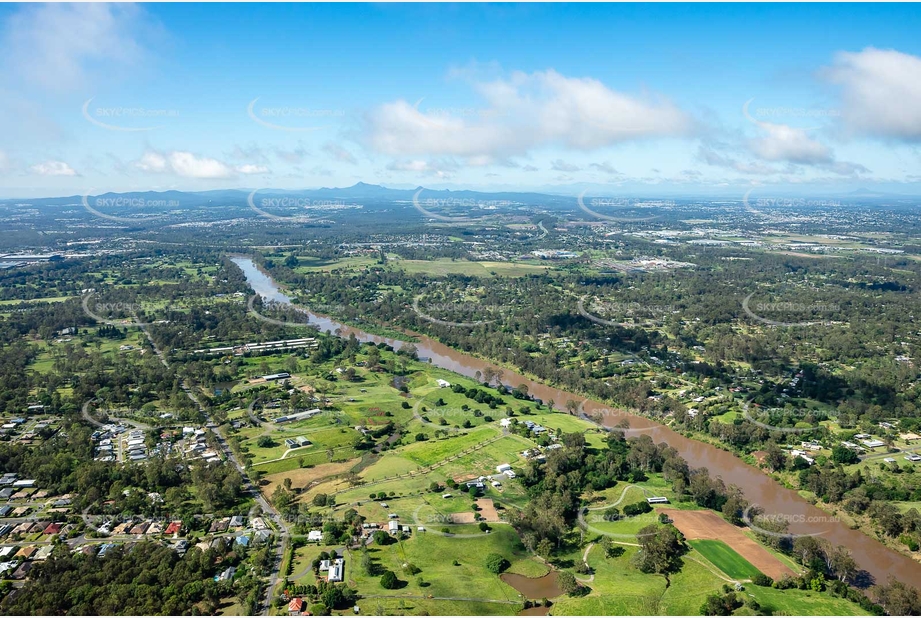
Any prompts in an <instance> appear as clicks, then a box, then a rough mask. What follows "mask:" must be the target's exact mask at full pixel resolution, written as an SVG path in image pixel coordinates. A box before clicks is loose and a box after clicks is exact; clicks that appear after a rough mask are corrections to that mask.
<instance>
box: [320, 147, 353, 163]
mask: <svg viewBox="0 0 921 618" xmlns="http://www.w3.org/2000/svg"><path fill="white" fill-rule="evenodd" d="M323 152H325V153H326V154H328V155H329V156H331V157H332V158H333V159H335V160H336V161H341V162H343V163H349V164H351V165H356V164H357V163H358V159H356V158H355V155H353V154H352V153H351V152H349V151H348V150H346V149H345V148H343V147H342V146H340V145H339V144H334V143H332V142H327V143H326V144H324V145H323Z"/></svg>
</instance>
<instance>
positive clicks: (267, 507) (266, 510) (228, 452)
mask: <svg viewBox="0 0 921 618" xmlns="http://www.w3.org/2000/svg"><path fill="white" fill-rule="evenodd" d="M135 319H136V318H135ZM138 321H140V320H138ZM141 330H143V331H144V334H145V335H146V336H147V340H148V341H150V345H151V347H152V348H153V351H154V353H155V354H156V355H157V358H159V359H160V362H161V363H162V364H163V366H164V367H169V362H168V361H167V360H166V356H165V355H164V354H163V352H162V351H161V350H160V348H158V347H157V344H156V343H155V342H154V340H153V337H151V335H150V331H149V330H148V329H147V325H146V324H142V325H141ZM179 386H180V388H182V390H183V392H185V394H186V395H187V396H188V397H189V399H191V400H192V401H193V402H195V404H196V405H197V406H198V409H199V411H200V412H201V413H202V414H203V415H204V416H205V418H206V419H207V420H208V421H209V422H211V416H210V415H209V414H208V412H207V410H206V409H205V407H204V406H203V405H202V403H201V400H200V399H199V398H198V396H197V395H196V394H195V393H194V392H193V391H192V389H191V388H190V387H189V385H188V383H187V382H186V380H185V378H184V377H180V379H179ZM213 431H214V435H215V436H216V437H217V442H218V445H219V446H220V447H221V450H222V451H224V455H225V456H226V457H227V461H229V462H230V463H232V464H233V465H234V466H235V467H236V468H237V470H238V471H239V472H240V475H241V476H242V477H243V491H244V492H245V493H247V494H249V495H250V496H251V497H252V498H253V499H254V500H255V501H256V504H258V505H259V507H260V508H261V509H262V512H263V515H264V517H266V518H267V519H269V520H271V521H273V522H275V524H276V525H277V526H278V528H279V532H280V537H281V538H280V542H279V543H278V544H277V550H276V553H275V561H274V563H273V564H272V571H271V573H270V574H269V577H268V586H267V587H266V592H265V601H264V607H263V608H262V613H263V614H264V615H267V614H268V612H269V610H270V609H271V607H272V595H273V593H274V591H275V588H276V587H277V586H278V579H279V573H280V571H281V563H282V559H283V557H284V555H285V549H286V548H287V546H288V543H289V538H290V536H289V533H288V526H287V525H286V524H285V522H284V521H283V520H282V518H281V516H280V515H279V513H278V511H276V510H275V508H274V507H273V506H272V505H271V504H269V502H268V500H266V499H265V497H264V496H263V495H262V492H261V491H259V488H258V487H256V486H255V485H254V484H253V482H252V480H251V479H250V478H249V474H247V472H246V468H245V466H244V465H243V464H242V463H241V462H240V461H239V460H238V459H237V457H236V455H234V453H233V450H232V449H231V448H230V446H229V445H228V444H227V439H226V438H225V437H224V435H223V434H221V431H220V428H219V427H217V426H215V427H214V429H213Z"/></svg>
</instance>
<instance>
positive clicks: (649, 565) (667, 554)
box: [633, 524, 687, 574]
mask: <svg viewBox="0 0 921 618" xmlns="http://www.w3.org/2000/svg"><path fill="white" fill-rule="evenodd" d="M636 536H637V540H638V541H639V543H640V550H639V551H638V552H637V553H636V554H635V555H634V556H633V560H634V564H635V565H636V567H637V568H638V569H639V570H640V571H642V572H643V573H659V574H666V573H674V572H676V571H678V570H679V569H680V568H681V555H682V554H684V553H685V552H686V551H687V546H686V545H685V543H684V537H683V536H682V535H681V533H680V532H679V531H678V529H677V528H675V527H674V526H671V525H668V526H657V525H656V524H650V525H648V526H646V527H644V528H642V529H641V530H640V531H639V533H637V535H636Z"/></svg>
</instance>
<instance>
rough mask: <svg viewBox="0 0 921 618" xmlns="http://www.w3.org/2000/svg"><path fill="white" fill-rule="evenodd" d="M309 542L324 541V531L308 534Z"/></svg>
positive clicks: (314, 531) (312, 531)
mask: <svg viewBox="0 0 921 618" xmlns="http://www.w3.org/2000/svg"><path fill="white" fill-rule="evenodd" d="M307 540H308V541H318V542H319V541H322V540H323V531H322V530H311V531H310V532H308V533H307Z"/></svg>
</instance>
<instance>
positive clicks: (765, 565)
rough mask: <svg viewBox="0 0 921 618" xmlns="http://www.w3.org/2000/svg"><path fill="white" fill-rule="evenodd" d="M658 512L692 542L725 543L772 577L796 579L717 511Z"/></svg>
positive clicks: (670, 510)
mask: <svg viewBox="0 0 921 618" xmlns="http://www.w3.org/2000/svg"><path fill="white" fill-rule="evenodd" d="M658 511H659V512H660V513H666V514H667V515H668V516H669V517H670V518H671V519H672V522H673V523H674V525H675V527H676V528H678V530H680V531H681V533H682V534H683V535H684V536H685V538H686V539H688V540H689V541H692V540H698V539H711V540H721V541H724V542H725V543H726V544H727V545H728V546H729V547H731V548H732V549H734V550H735V551H736V552H737V553H738V554H739V555H740V556H742V557H743V558H745V559H746V560H748V562H749V563H750V564H751V565H752V566H754V567H755V568H756V569H758V570H759V571H761V572H762V573H764V574H765V575H767V576H768V577H772V578H774V579H780V578H782V577H783V576H784V575H794V573H793V571H792V570H791V569H790V568H789V567H788V566H787V565H785V564H784V563H783V562H781V561H780V560H778V559H777V557H775V556H774V555H773V554H771V553H770V552H769V551H768V550H766V549H765V548H763V547H761V546H760V545H758V543H756V542H755V541H754V540H752V539H750V538H748V537H747V536H745V533H744V532H743V531H742V529H740V528H736V527H735V526H733V525H732V524H730V523H729V522H727V521H726V520H725V519H723V518H722V517H720V516H719V515H717V514H716V513H714V512H713V511H682V510H678V509H658Z"/></svg>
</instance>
